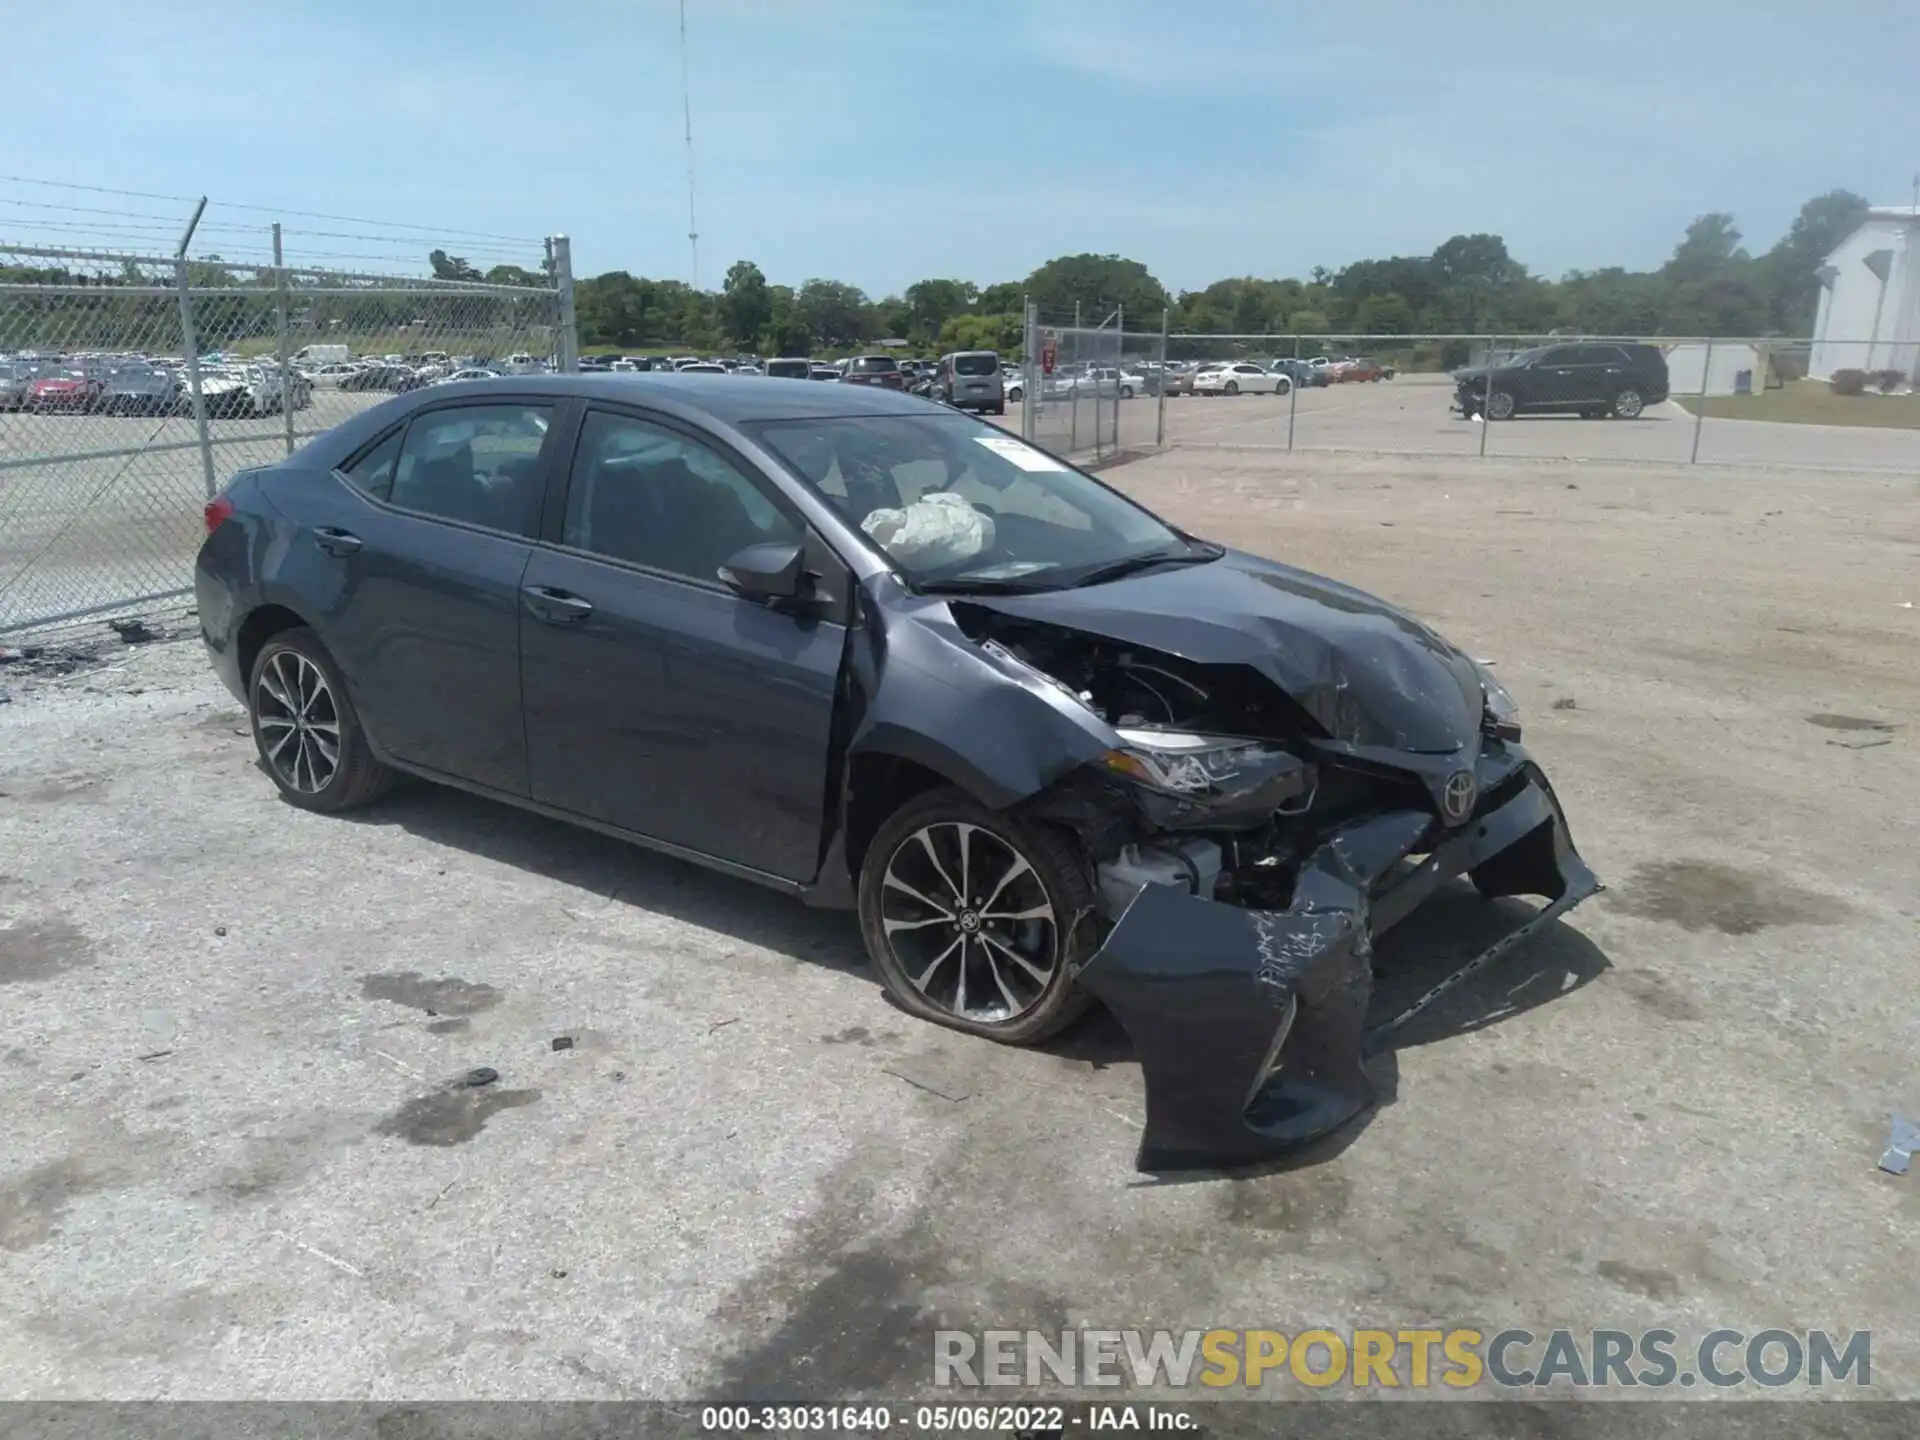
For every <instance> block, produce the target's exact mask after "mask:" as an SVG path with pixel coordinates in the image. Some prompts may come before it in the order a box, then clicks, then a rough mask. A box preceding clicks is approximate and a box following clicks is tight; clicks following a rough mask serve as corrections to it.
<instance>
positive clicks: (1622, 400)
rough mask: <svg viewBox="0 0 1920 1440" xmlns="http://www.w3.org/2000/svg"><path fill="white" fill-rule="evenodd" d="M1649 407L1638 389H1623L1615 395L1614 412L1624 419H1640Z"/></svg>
mask: <svg viewBox="0 0 1920 1440" xmlns="http://www.w3.org/2000/svg"><path fill="white" fill-rule="evenodd" d="M1646 408H1647V402H1646V401H1645V400H1644V399H1643V398H1642V397H1641V394H1640V392H1639V391H1638V390H1622V391H1621V392H1620V393H1619V394H1618V395H1616V396H1614V397H1613V406H1612V409H1613V413H1614V414H1615V415H1617V416H1618V417H1619V418H1620V419H1622V420H1638V419H1639V418H1640V416H1641V414H1642V412H1644V411H1645V410H1646Z"/></svg>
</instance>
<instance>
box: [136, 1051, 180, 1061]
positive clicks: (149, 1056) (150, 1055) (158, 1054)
mask: <svg viewBox="0 0 1920 1440" xmlns="http://www.w3.org/2000/svg"><path fill="white" fill-rule="evenodd" d="M171 1054H173V1051H171V1050H149V1051H148V1052H147V1053H146V1054H144V1055H137V1056H135V1057H134V1058H135V1059H137V1060H164V1059H165V1058H166V1057H167V1056H169V1055H171Z"/></svg>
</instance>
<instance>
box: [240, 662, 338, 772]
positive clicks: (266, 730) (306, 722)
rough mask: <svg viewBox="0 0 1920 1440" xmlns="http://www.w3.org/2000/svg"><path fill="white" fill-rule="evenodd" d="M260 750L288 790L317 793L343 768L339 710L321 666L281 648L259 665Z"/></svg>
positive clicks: (255, 707) (256, 691)
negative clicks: (263, 663) (261, 665)
mask: <svg viewBox="0 0 1920 1440" xmlns="http://www.w3.org/2000/svg"><path fill="white" fill-rule="evenodd" d="M253 713H254V725H255V726H256V728H257V729H258V731H259V734H260V749H261V751H262V753H264V754H265V755H266V757H267V763H268V764H269V765H271V766H272V767H273V771H274V774H276V775H277V776H279V778H280V780H281V781H282V783H284V784H285V785H287V786H288V787H289V788H290V789H293V790H297V791H299V792H300V793H301V794H303V795H317V794H319V793H320V792H321V791H322V790H324V789H326V788H327V786H328V784H329V783H331V781H332V780H333V777H334V776H335V774H337V773H338V772H339V769H340V710H339V707H338V705H336V704H335V702H334V697H333V690H332V687H330V686H329V685H328V684H327V677H326V676H325V675H324V674H322V673H321V670H320V667H319V666H318V665H316V664H314V663H313V661H311V660H309V659H308V658H307V657H306V656H305V655H302V654H300V652H299V651H297V650H281V651H279V652H277V653H276V654H274V656H273V657H272V658H271V659H269V660H268V661H267V663H266V664H265V665H264V666H263V667H261V670H260V679H259V681H258V683H257V684H256V685H255V686H254V692H253Z"/></svg>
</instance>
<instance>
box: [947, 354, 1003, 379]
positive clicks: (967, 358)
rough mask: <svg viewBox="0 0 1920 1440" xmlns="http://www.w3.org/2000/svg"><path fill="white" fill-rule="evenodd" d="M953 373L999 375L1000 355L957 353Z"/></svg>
mask: <svg viewBox="0 0 1920 1440" xmlns="http://www.w3.org/2000/svg"><path fill="white" fill-rule="evenodd" d="M953 373H954V374H956V375H998V374H999V373H1000V357H999V356H998V355H956V356H954V357H953Z"/></svg>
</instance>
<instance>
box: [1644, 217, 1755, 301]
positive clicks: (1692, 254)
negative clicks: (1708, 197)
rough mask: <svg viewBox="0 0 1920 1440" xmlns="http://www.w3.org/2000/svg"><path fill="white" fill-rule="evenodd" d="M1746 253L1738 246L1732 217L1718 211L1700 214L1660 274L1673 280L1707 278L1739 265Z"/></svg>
mask: <svg viewBox="0 0 1920 1440" xmlns="http://www.w3.org/2000/svg"><path fill="white" fill-rule="evenodd" d="M1747 260H1748V256H1747V252H1746V251H1744V250H1742V249H1741V248H1740V231H1739V230H1738V229H1737V228H1736V227H1735V226H1734V223H1733V216H1731V215H1724V214H1720V213H1718V212H1715V213H1712V214H1707V215H1702V216H1701V217H1700V218H1699V219H1697V220H1695V221H1694V222H1693V223H1692V224H1691V225H1689V226H1687V233H1686V235H1685V236H1684V237H1683V238H1682V239H1681V241H1680V243H1679V244H1678V245H1676V246H1675V247H1674V251H1673V257H1672V258H1671V259H1670V260H1668V261H1667V263H1666V266H1665V267H1664V271H1663V273H1664V274H1665V275H1666V277H1667V278H1668V279H1669V280H1672V281H1674V282H1675V283H1677V284H1678V283H1685V282H1688V281H1700V280H1709V279H1712V278H1713V277H1714V276H1716V275H1719V274H1722V273H1724V272H1725V271H1727V270H1730V269H1732V268H1734V267H1735V266H1738V265H1744V264H1746V263H1747Z"/></svg>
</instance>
